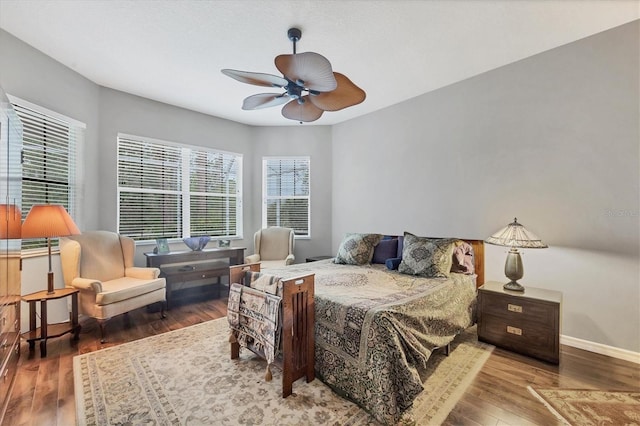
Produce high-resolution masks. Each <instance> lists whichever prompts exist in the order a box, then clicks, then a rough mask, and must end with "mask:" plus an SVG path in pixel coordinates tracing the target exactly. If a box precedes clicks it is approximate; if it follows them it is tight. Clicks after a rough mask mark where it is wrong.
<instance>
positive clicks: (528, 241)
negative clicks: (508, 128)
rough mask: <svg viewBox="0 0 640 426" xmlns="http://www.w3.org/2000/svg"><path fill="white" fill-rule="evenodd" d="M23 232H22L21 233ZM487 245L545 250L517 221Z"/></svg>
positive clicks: (537, 239)
mask: <svg viewBox="0 0 640 426" xmlns="http://www.w3.org/2000/svg"><path fill="white" fill-rule="evenodd" d="M23 232H24V231H23ZM484 241H485V242H487V243H489V244H495V245H497V246H507V247H517V248H547V247H548V246H547V245H546V244H544V243H543V242H542V241H541V240H540V238H538V237H537V236H536V235H535V234H534V233H533V232H530V231H527V230H526V229H525V227H524V226H522V224H520V223H518V219H513V222H511V223H510V224H509V225H507V226H505V227H504V228H502V229H501V230H499V231H498V232H496V233H494V234H493V235H491V236H490V237H489V238H487V239H486V240H484Z"/></svg>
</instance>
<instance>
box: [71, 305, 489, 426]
mask: <svg viewBox="0 0 640 426" xmlns="http://www.w3.org/2000/svg"><path fill="white" fill-rule="evenodd" d="M228 335H229V325H228V322H227V319H226V318H221V319H218V320H214V321H208V322H205V323H201V324H197V325H194V326H190V327H187V328H183V329H180V330H175V331H170V332H167V333H164V334H160V335H156V336H152V337H148V338H145V339H141V340H138V341H134V342H130V343H126V344H123V345H120V346H114V347H110V348H107V349H102V350H100V351H96V352H90V353H87V354H83V355H78V356H76V357H74V359H73V372H74V382H75V399H76V414H77V424H79V425H114V424H121V425H125V424H157V425H300V424H314V425H376V424H378V423H377V422H376V421H375V420H374V419H373V418H372V417H370V416H369V415H368V414H367V413H366V412H365V411H363V410H362V409H360V408H359V407H358V406H356V405H355V404H353V403H351V402H349V401H347V400H345V399H343V398H341V397H339V396H338V395H337V394H335V393H334V392H333V391H332V390H331V389H330V388H329V387H327V386H326V385H324V384H323V383H322V382H321V381H320V380H318V379H316V380H314V381H312V382H311V383H306V382H305V380H304V379H300V380H298V381H296V382H295V383H294V384H293V392H294V393H293V395H291V396H289V397H288V398H285V399H283V398H282V397H281V394H282V388H281V386H282V372H281V371H280V370H279V369H278V368H274V369H272V372H273V380H272V381H270V382H265V381H264V371H265V363H264V361H263V360H261V359H259V358H257V357H255V356H254V355H253V354H252V353H250V352H249V351H246V350H244V351H241V354H240V358H239V359H236V360H231V359H230V355H229V343H228ZM492 349H493V346H491V345H486V344H483V343H481V342H478V341H477V337H476V330H475V327H472V328H470V329H468V330H467V331H465V332H464V333H462V334H461V335H460V336H458V337H457V338H456V340H455V341H454V342H453V343H452V352H451V355H449V356H448V357H446V356H444V355H443V354H441V353H440V352H437V353H434V355H433V356H432V359H431V360H430V362H429V364H430V365H431V366H432V369H433V371H432V373H431V374H430V376H429V378H428V379H427V380H426V381H425V383H424V386H425V391H423V392H422V393H421V394H420V395H419V396H418V398H417V399H416V401H415V402H414V405H413V407H412V408H411V409H409V410H408V411H407V412H406V413H405V414H404V416H403V418H402V420H401V422H400V423H401V424H404V425H411V424H417V425H423V424H439V423H441V422H442V421H443V420H444V419H445V418H446V417H447V415H448V414H449V412H450V411H451V409H452V408H453V406H455V404H456V402H457V401H458V399H459V398H460V396H461V395H462V394H463V393H464V391H465V389H466V388H467V386H468V385H469V383H470V382H471V381H472V380H473V378H474V377H475V375H476V373H477V372H478V371H479V370H480V368H481V367H482V365H483V364H484V363H485V361H486V360H487V358H488V357H489V355H490V354H491V351H492Z"/></svg>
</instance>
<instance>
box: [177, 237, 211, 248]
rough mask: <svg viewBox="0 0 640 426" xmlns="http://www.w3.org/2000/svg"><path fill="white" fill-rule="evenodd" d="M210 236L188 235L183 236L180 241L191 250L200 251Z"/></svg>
mask: <svg viewBox="0 0 640 426" xmlns="http://www.w3.org/2000/svg"><path fill="white" fill-rule="evenodd" d="M210 240H211V237H208V236H204V237H189V238H183V239H182V241H183V242H184V243H185V244H186V245H187V247H189V248H190V249H191V250H193V251H201V250H202V249H203V248H205V246H206V245H207V244H208V243H209V241H210Z"/></svg>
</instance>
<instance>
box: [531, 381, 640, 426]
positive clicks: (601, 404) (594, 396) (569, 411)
mask: <svg viewBox="0 0 640 426" xmlns="http://www.w3.org/2000/svg"><path fill="white" fill-rule="evenodd" d="M528 389H529V392H531V393H532V394H533V395H534V396H535V397H536V398H538V399H539V400H540V401H541V402H542V403H544V405H545V406H546V407H547V408H548V409H549V411H551V412H552V413H553V414H554V415H555V416H556V417H557V418H558V420H559V421H561V422H562V423H563V424H565V425H575V426H578V425H580V426H582V425H584V426H588V425H637V424H640V392H630V391H604V390H590V389H533V388H532V387H530V386H529V388H528Z"/></svg>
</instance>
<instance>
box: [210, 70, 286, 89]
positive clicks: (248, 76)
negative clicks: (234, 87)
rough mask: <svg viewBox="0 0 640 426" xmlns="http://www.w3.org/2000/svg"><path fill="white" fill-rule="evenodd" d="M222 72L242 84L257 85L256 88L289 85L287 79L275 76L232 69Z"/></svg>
mask: <svg viewBox="0 0 640 426" xmlns="http://www.w3.org/2000/svg"><path fill="white" fill-rule="evenodd" d="M220 71H221V72H222V74H224V75H226V76H229V77H231V78H233V79H236V80H238V81H240V82H242V83H247V84H255V85H256V86H265V87H285V86H286V85H287V84H289V82H288V81H287V80H286V79H284V78H282V77H278V76H277V75H273V74H265V73H262V72H250V71H238V70H230V69H223V70H220Z"/></svg>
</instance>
